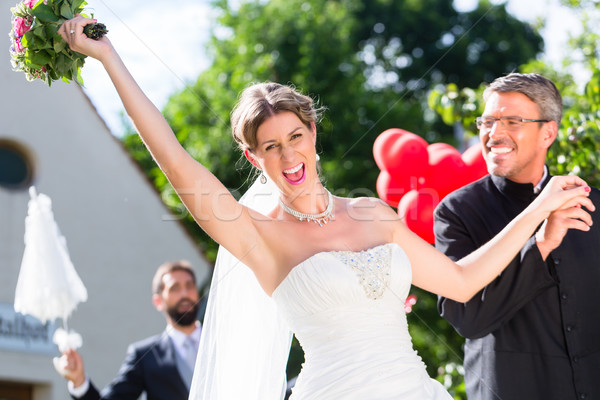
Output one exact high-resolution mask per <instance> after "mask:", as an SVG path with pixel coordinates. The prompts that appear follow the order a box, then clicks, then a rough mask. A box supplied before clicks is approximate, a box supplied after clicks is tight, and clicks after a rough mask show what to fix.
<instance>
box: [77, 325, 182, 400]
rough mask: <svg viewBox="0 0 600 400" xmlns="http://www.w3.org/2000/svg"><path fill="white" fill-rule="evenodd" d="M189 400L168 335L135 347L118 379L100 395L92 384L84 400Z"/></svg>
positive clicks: (149, 339)
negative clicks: (144, 396)
mask: <svg viewBox="0 0 600 400" xmlns="http://www.w3.org/2000/svg"><path fill="white" fill-rule="evenodd" d="M142 392H146V397H147V400H187V399H188V396H189V391H188V389H187V387H186V386H185V383H184V382H183V379H182V378H181V376H180V375H179V371H178V369H177V363H176V360H175V347H174V346H173V343H172V342H171V340H170V339H169V337H168V335H167V334H166V333H163V334H161V335H157V336H153V337H150V338H147V339H145V340H142V341H140V342H137V343H133V344H131V345H130V346H129V348H128V349H127V355H126V357H125V361H124V362H123V365H121V369H120V370H119V374H118V375H117V377H116V378H115V379H114V380H113V381H112V382H111V383H110V384H109V385H108V386H107V387H105V388H104V389H103V390H102V393H98V390H97V389H96V387H95V386H94V385H93V384H92V382H90V389H89V390H88V391H87V392H86V394H85V395H84V396H83V397H80V399H84V400H99V399H103V400H136V399H137V398H138V397H139V396H140V394H141V393H142Z"/></svg>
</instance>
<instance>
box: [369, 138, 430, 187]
mask: <svg viewBox="0 0 600 400" xmlns="http://www.w3.org/2000/svg"><path fill="white" fill-rule="evenodd" d="M373 156H374V157H375V162H376V163H377V166H379V169H381V170H386V171H388V172H389V173H390V174H391V175H392V176H397V175H402V176H408V177H414V178H416V179H418V178H419V177H421V176H424V175H425V173H426V171H427V159H428V157H429V156H428V154H427V141H425V139H423V138H422V137H420V136H418V135H415V134H414V133H411V132H408V131H405V130H403V129H397V128H394V129H388V130H386V131H384V132H383V133H381V135H379V136H378V137H377V139H376V140H375V143H374V144H373Z"/></svg>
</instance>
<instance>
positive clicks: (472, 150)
mask: <svg viewBox="0 0 600 400" xmlns="http://www.w3.org/2000/svg"><path fill="white" fill-rule="evenodd" d="M462 159H463V161H464V162H465V164H466V166H467V168H468V170H469V175H470V179H469V181H468V182H466V183H471V182H474V181H476V180H477V179H479V178H481V177H483V176H485V175H487V173H488V171H487V164H486V163H485V158H483V153H482V151H481V144H480V143H477V144H474V145H472V146H471V147H469V148H468V149H466V150H465V152H464V153H463V154H462Z"/></svg>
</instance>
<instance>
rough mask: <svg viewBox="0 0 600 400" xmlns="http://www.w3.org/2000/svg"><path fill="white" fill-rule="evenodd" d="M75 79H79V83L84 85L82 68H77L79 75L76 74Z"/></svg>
mask: <svg viewBox="0 0 600 400" xmlns="http://www.w3.org/2000/svg"><path fill="white" fill-rule="evenodd" d="M75 79H76V80H77V83H79V85H80V86H84V85H83V78H82V77H81V68H77V75H75Z"/></svg>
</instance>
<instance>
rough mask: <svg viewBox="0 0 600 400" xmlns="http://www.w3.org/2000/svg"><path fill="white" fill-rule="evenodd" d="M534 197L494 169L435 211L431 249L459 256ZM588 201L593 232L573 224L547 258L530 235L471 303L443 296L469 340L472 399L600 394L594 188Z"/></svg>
mask: <svg viewBox="0 0 600 400" xmlns="http://www.w3.org/2000/svg"><path fill="white" fill-rule="evenodd" d="M545 183H547V181H546V182H545ZM534 197H535V196H534V193H533V185H531V184H518V183H514V182H511V181H509V180H507V179H504V178H500V177H495V176H486V177H484V178H482V179H481V180H479V181H477V182H474V183H472V184H470V185H468V186H466V187H464V188H462V189H459V190H457V191H456V192H453V193H451V194H450V195H448V196H447V197H446V198H444V200H443V201H442V202H441V203H440V205H439V206H438V208H437V209H436V211H435V225H434V230H435V235H436V247H437V248H438V249H439V250H441V251H442V252H444V253H445V254H446V255H448V256H449V257H450V258H452V259H455V260H456V259H460V258H462V257H464V256H465V255H467V254H469V253H471V252H472V251H474V250H475V249H477V248H479V247H480V246H482V245H483V244H485V243H486V242H487V241H488V240H490V239H491V238H492V237H494V236H495V235H496V234H497V233H498V232H500V231H501V230H502V229H503V228H504V227H505V226H506V225H507V224H508V223H509V222H510V221H511V220H512V219H513V218H514V217H515V216H516V215H517V214H519V213H520V212H521V211H522V210H523V209H525V208H526V207H527V205H529V203H531V201H532V200H533V199H534ZM590 198H591V199H592V202H593V203H594V205H595V206H596V207H597V211H595V212H593V213H591V214H592V218H593V220H594V225H593V226H592V228H591V230H590V231H588V232H583V231H578V230H569V232H568V233H567V234H566V236H565V237H564V239H563V241H562V243H561V245H560V246H559V247H558V248H556V249H555V250H554V251H552V252H551V254H550V255H549V256H548V258H547V259H546V261H544V260H543V259H542V257H541V255H540V252H539V250H538V248H537V245H536V243H535V238H534V237H532V238H531V239H530V240H529V241H528V242H527V244H526V245H525V246H524V247H523V248H522V249H521V252H520V254H518V255H517V257H515V258H514V259H513V261H512V262H511V263H510V264H509V265H508V267H507V268H506V269H505V270H504V271H503V272H502V274H501V275H500V276H499V277H498V278H496V279H495V280H494V281H493V282H491V283H490V284H489V285H488V286H486V287H485V288H484V289H483V290H482V291H480V292H479V293H478V294H476V295H475V296H474V297H473V298H472V299H471V300H470V301H468V302H467V303H464V304H462V303H457V302H454V301H452V300H450V299H445V298H440V301H439V303H438V307H439V311H440V313H441V314H442V316H443V317H444V318H446V319H447V320H448V321H449V322H450V323H451V324H452V325H453V326H454V327H455V328H456V330H457V331H458V332H459V333H460V334H461V335H462V336H464V337H466V338H467V340H466V344H465V360H464V366H465V386H466V391H467V396H468V398H469V400H498V399H501V400H509V399H510V400H512V399H527V400H536V399H539V400H553V399H557V400H563V399H580V398H581V399H584V398H585V399H600V211H598V210H600V192H599V191H598V190H597V189H592V192H591V194H590Z"/></svg>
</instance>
